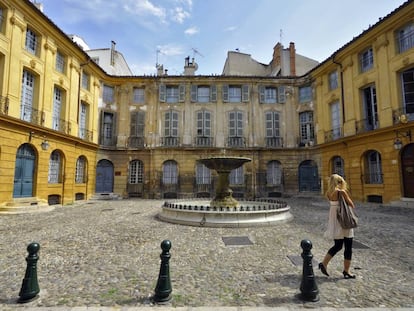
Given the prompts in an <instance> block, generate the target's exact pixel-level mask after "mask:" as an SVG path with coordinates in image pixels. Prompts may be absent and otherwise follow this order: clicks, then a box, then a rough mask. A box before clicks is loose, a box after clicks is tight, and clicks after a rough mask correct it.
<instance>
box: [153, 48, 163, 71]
mask: <svg viewBox="0 0 414 311" xmlns="http://www.w3.org/2000/svg"><path fill="white" fill-rule="evenodd" d="M160 54H163V55H165V53H164V52H163V51H161V49H157V54H156V58H155V66H156V67H158V65H159V63H158V57H159V55H160Z"/></svg>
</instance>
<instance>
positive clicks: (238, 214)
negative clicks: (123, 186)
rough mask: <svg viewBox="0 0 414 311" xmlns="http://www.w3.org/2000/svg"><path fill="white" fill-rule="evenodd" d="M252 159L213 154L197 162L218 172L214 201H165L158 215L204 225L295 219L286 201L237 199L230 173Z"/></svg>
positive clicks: (258, 222) (249, 223)
mask: <svg viewBox="0 0 414 311" xmlns="http://www.w3.org/2000/svg"><path fill="white" fill-rule="evenodd" d="M250 161H251V159H249V158H244V157H227V156H226V157H224V156H223V157H210V158H204V159H199V160H198V162H200V163H202V164H204V165H205V166H206V167H207V168H209V169H211V170H215V171H216V172H217V174H218V183H217V186H216V195H215V197H214V199H213V200H211V201H209V200H198V199H194V200H174V201H165V202H164V204H163V206H162V211H161V213H159V214H158V218H159V219H161V220H163V221H166V222H171V223H177V224H182V225H191V226H199V227H202V226H205V227H252V226H266V225H274V224H276V223H281V222H287V221H289V220H291V219H292V218H293V216H292V214H291V213H290V207H289V206H288V205H287V203H286V202H282V201H279V200H275V199H257V200H254V201H240V202H239V201H237V200H236V199H235V198H234V197H233V191H232V190H231V189H230V187H229V174H230V172H231V171H232V170H234V169H237V168H239V167H240V166H242V165H243V164H244V163H247V162H250Z"/></svg>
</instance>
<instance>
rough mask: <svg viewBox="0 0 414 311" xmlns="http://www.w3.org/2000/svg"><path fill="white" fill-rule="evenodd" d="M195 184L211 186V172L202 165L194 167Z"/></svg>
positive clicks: (198, 164)
mask: <svg viewBox="0 0 414 311" xmlns="http://www.w3.org/2000/svg"><path fill="white" fill-rule="evenodd" d="M196 183H197V185H210V184H211V171H210V169H209V168H208V167H207V166H205V165H204V164H202V163H197V165H196Z"/></svg>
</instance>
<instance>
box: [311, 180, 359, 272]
mask: <svg viewBox="0 0 414 311" xmlns="http://www.w3.org/2000/svg"><path fill="white" fill-rule="evenodd" d="M339 193H340V194H341V195H342V196H343V197H344V198H345V201H346V202H347V203H348V204H349V206H351V207H352V208H355V205H354V203H353V202H352V199H351V197H350V195H349V192H348V185H347V183H346V181H345V180H344V179H343V178H342V177H341V176H340V175H338V174H333V175H331V177H330V178H329V182H328V190H327V191H326V197H327V198H328V200H329V204H330V209H329V220H328V229H327V230H326V232H325V236H326V237H328V238H331V239H333V240H334V242H335V244H334V245H333V246H332V247H331V248H330V249H329V250H328V253H327V254H326V255H325V258H324V259H323V261H322V262H321V263H319V269H320V270H321V272H322V273H323V274H325V275H326V276H329V274H328V271H327V268H328V264H329V261H330V260H331V259H332V258H333V257H334V256H335V254H336V253H338V252H339V251H340V250H341V249H342V247H343V246H345V251H344V270H343V272H342V273H343V275H344V278H345V279H354V278H355V275H352V274H350V273H349V268H350V266H351V259H352V238H353V237H354V230H353V229H342V227H341V225H340V224H339V222H338V219H337V218H336V211H337V209H338V207H339V201H338V198H339V197H338V196H339Z"/></svg>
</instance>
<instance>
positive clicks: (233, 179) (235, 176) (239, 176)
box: [229, 166, 244, 185]
mask: <svg viewBox="0 0 414 311" xmlns="http://www.w3.org/2000/svg"><path fill="white" fill-rule="evenodd" d="M229 182H230V184H231V185H243V184H244V172H243V166H240V167H239V168H236V169H235V170H232V171H231V172H230V174H229Z"/></svg>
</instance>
